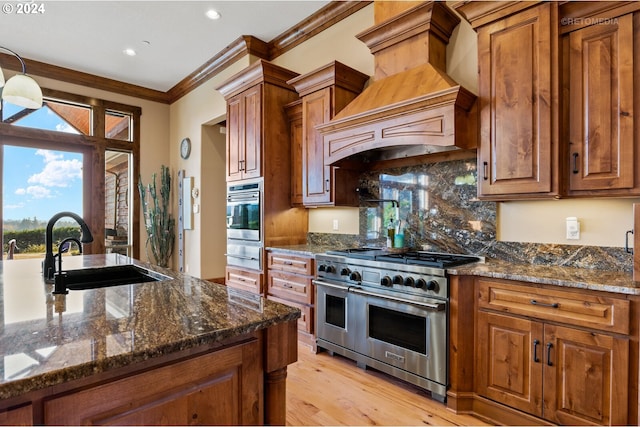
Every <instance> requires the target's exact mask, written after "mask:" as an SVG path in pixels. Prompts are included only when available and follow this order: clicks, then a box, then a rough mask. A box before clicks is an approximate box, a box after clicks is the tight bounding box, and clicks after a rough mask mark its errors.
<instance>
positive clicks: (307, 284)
mask: <svg viewBox="0 0 640 427" xmlns="http://www.w3.org/2000/svg"><path fill="white" fill-rule="evenodd" d="M314 265H315V262H314V259H313V258H311V257H308V256H301V255H293V254H288V253H281V252H272V251H269V252H267V285H266V288H267V289H266V292H267V299H270V300H273V301H276V302H279V303H282V304H287V305H289V306H292V307H296V308H299V309H300V311H301V316H300V318H299V319H298V339H299V340H300V341H302V342H304V343H306V344H308V345H310V346H311V347H312V348H313V349H315V347H316V343H315V332H314V317H315V314H314V300H315V296H314V287H313V283H312V281H313V278H314V274H315V270H314Z"/></svg>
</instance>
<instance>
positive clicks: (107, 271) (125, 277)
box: [64, 264, 171, 291]
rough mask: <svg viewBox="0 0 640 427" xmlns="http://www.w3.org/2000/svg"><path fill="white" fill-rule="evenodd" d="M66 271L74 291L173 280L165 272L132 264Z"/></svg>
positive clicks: (65, 280) (66, 278)
mask: <svg viewBox="0 0 640 427" xmlns="http://www.w3.org/2000/svg"><path fill="white" fill-rule="evenodd" d="M65 273H66V277H65V279H64V283H65V285H66V287H67V289H69V290H72V291H75V290H83V289H97V288H106V287H110V286H119V285H131V284H134V283H145V282H157V281H162V280H171V277H168V276H165V275H164V274H160V273H156V272H154V271H151V270H147V269H145V268H142V267H138V266H135V265H131V264H127V265H115V266H109V267H99V268H85V269H80V270H66V271H65Z"/></svg>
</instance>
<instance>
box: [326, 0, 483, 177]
mask: <svg viewBox="0 0 640 427" xmlns="http://www.w3.org/2000/svg"><path fill="white" fill-rule="evenodd" d="M415 4H416V3H415V2H391V1H381V2H378V1H376V2H375V3H374V8H375V9H374V15H375V23H376V24H375V25H374V26H373V27H372V28H370V29H368V30H366V31H363V32H361V33H360V34H358V35H357V36H356V37H358V39H360V40H361V41H362V42H364V43H365V44H366V45H367V46H368V47H369V49H370V50H371V53H373V54H374V61H375V74H374V76H373V78H372V82H371V83H370V84H369V86H368V87H367V88H366V89H365V90H364V91H363V92H362V93H361V94H360V95H359V96H358V97H356V98H355V99H354V100H353V101H352V102H351V103H349V104H348V105H347V106H346V107H345V108H344V109H343V110H342V111H340V113H338V114H337V115H336V116H335V117H334V118H333V119H332V120H331V121H329V122H328V123H325V124H322V125H318V126H317V127H316V129H318V131H319V132H320V133H321V134H322V138H323V144H324V153H325V164H327V165H331V164H336V165H339V164H340V163H339V162H340V161H341V160H343V159H346V158H349V159H350V160H357V161H359V162H369V161H378V160H388V159H397V158H402V157H409V156H416V155H423V154H431V153H436V152H442V151H448V150H455V149H460V148H462V149H475V148H476V146H477V117H476V116H477V112H476V110H475V108H474V106H475V99H476V96H475V95H474V94H472V93H471V92H469V91H468V90H467V89H465V88H464V87H462V86H460V85H459V84H458V83H457V82H456V81H455V80H453V79H452V78H451V77H449V76H448V75H447V74H446V71H445V69H446V47H447V44H448V43H449V37H450V36H451V33H452V32H453V30H454V28H455V27H456V26H457V25H458V24H459V22H460V18H459V17H458V16H457V15H456V14H455V13H454V12H453V11H452V10H451V9H449V7H447V5H446V4H445V2H441V1H429V2H423V3H420V4H419V5H417V6H416V5H415ZM403 9H404V10H403ZM399 11H400V12H399Z"/></svg>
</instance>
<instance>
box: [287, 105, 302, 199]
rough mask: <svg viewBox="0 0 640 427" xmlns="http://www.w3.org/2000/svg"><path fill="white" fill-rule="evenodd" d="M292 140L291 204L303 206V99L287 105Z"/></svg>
mask: <svg viewBox="0 0 640 427" xmlns="http://www.w3.org/2000/svg"><path fill="white" fill-rule="evenodd" d="M285 111H286V112H287V117H288V118H289V139H290V140H291V205H292V206H302V100H301V99H299V100H297V101H294V102H292V103H291V104H287V105H286V106H285Z"/></svg>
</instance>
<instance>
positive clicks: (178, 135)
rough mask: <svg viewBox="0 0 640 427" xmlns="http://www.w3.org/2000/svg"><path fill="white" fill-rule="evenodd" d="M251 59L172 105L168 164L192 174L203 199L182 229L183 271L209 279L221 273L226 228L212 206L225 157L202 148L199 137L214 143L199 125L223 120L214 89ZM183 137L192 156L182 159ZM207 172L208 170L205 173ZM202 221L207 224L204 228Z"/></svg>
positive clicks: (221, 198)
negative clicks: (187, 227) (213, 173)
mask: <svg viewBox="0 0 640 427" xmlns="http://www.w3.org/2000/svg"><path fill="white" fill-rule="evenodd" d="M253 59H254V58H250V57H248V56H246V57H244V58H242V59H240V60H239V61H237V62H235V63H234V64H232V65H231V66H230V67H229V68H227V69H226V70H224V71H223V72H221V73H220V74H218V75H217V76H215V77H213V78H211V79H210V80H208V81H207V82H206V83H204V84H202V85H201V86H199V87H198V88H196V89H195V90H193V91H191V92H189V93H188V94H187V95H185V96H183V97H182V98H180V99H179V100H178V101H176V102H174V103H173V104H171V107H170V115H169V123H170V131H169V144H170V153H169V157H170V162H171V168H172V170H176V171H177V170H179V169H183V170H184V171H185V176H192V177H194V187H195V188H198V189H199V191H200V197H199V198H200V199H201V200H202V201H204V202H202V205H201V209H200V212H199V213H197V214H194V223H193V225H194V226H193V229H192V230H186V231H185V249H184V257H185V258H184V259H185V272H186V273H188V274H190V275H192V276H196V277H201V278H208V279H210V278H214V277H223V276H224V265H225V263H226V260H225V259H224V252H225V248H226V227H225V225H224V221H221V220H220V218H219V215H220V213H219V212H217V211H216V210H215V204H216V203H218V204H224V203H225V197H226V185H225V181H224V176H225V175H224V174H225V172H224V171H225V159H224V156H222V157H220V155H219V151H218V152H217V151H216V150H217V149H216V148H214V147H211V146H209V145H205V146H203V140H204V143H205V144H209V143H212V144H213V142H212V141H211V134H210V133H209V132H208V130H206V129H203V126H210V125H213V124H216V123H220V122H221V121H223V120H225V117H226V111H227V104H226V102H225V100H224V98H223V96H222V95H221V94H220V92H218V91H217V90H215V88H216V87H217V86H218V85H219V84H220V83H222V82H223V81H225V80H226V79H228V78H229V77H231V76H232V75H234V74H236V73H237V72H239V71H241V70H243V69H244V68H246V67H247V66H249V64H250V61H252V60H253ZM203 136H204V137H203ZM185 137H189V138H190V139H191V155H190V156H189V158H188V159H186V160H184V159H182V158H181V157H180V141H182V139H183V138H185ZM205 170H207V172H203V171H205ZM210 170H215V171H218V172H222V176H221V179H209V178H210V177H211V175H210V174H209V172H210ZM222 189H224V190H222ZM222 195H225V196H222ZM209 201H211V203H209ZM205 221H206V224H207V225H206V226H204V227H203V223H204V222H205ZM216 223H219V224H220V226H219V227H215V226H214V224H216ZM212 260H215V262H214V261H212ZM173 265H174V267H175V268H176V269H177V267H178V257H177V256H174V264H173ZM205 265H206V266H205Z"/></svg>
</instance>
